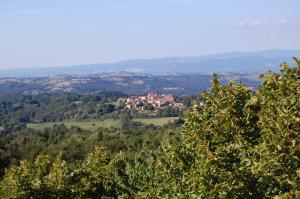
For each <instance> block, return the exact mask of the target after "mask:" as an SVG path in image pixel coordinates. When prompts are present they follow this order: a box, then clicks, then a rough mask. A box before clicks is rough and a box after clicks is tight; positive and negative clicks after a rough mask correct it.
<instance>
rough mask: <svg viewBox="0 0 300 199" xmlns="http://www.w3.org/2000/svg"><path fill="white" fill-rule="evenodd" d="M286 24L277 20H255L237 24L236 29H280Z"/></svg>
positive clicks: (284, 21)
mask: <svg viewBox="0 0 300 199" xmlns="http://www.w3.org/2000/svg"><path fill="white" fill-rule="evenodd" d="M287 23H288V21H287V20H286V19H279V20H274V21H264V20H255V21H248V22H239V23H238V24H237V25H238V27H246V28H255V27H281V26H285V25H286V24H287Z"/></svg>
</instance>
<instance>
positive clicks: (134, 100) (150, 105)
mask: <svg viewBox="0 0 300 199" xmlns="http://www.w3.org/2000/svg"><path fill="white" fill-rule="evenodd" d="M118 102H119V104H125V107H126V108H128V109H140V110H147V109H148V110H149V109H160V108H163V107H175V108H178V109H181V108H183V104H182V103H180V102H176V101H175V98H174V97H173V96H172V95H168V94H157V93H154V92H151V93H148V94H147V95H144V96H131V97H128V98H120V99H119V100H118Z"/></svg>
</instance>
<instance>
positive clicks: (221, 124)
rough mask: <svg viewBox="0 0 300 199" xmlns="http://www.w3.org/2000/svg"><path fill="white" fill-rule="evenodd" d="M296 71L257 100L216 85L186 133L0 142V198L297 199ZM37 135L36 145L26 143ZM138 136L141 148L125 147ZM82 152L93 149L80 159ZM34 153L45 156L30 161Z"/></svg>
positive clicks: (18, 137)
mask: <svg viewBox="0 0 300 199" xmlns="http://www.w3.org/2000/svg"><path fill="white" fill-rule="evenodd" d="M294 61H295V63H296V66H288V65H287V64H283V65H282V69H281V70H280V72H278V73H273V72H269V73H268V74H266V75H262V76H261V78H262V83H261V85H260V87H259V88H258V89H257V90H256V91H253V90H251V89H250V88H248V87H246V86H245V85H244V84H242V83H238V84H237V83H235V82H230V83H228V84H226V85H222V84H221V83H220V81H219V79H218V77H217V76H216V75H214V76H213V78H212V86H211V89H210V91H209V92H206V93H204V94H203V95H202V98H201V99H202V100H203V103H201V104H200V103H199V104H198V105H195V106H194V107H193V110H191V111H190V112H188V113H186V114H185V117H184V121H185V123H184V125H183V128H182V129H181V128H180V127H178V126H176V125H174V126H171V127H170V128H157V127H153V126H146V127H145V126H144V127H140V128H139V130H136V129H137V128H128V129H127V130H124V131H119V134H118V135H115V131H114V130H112V131H111V130H107V129H106V130H103V129H102V130H99V132H98V133H97V134H96V133H95V132H85V131H83V130H80V129H76V128H73V129H71V130H70V129H66V128H64V127H63V126H61V127H56V128H57V129H55V128H53V129H48V132H47V131H41V132H30V131H27V132H18V133H15V134H11V133H9V134H6V135H1V136H2V137H1V141H0V152H1V164H2V168H4V167H5V168H6V169H5V172H4V173H3V176H2V178H1V182H0V196H1V197H2V198H241V199H244V198H249V199H252V198H274V197H275V198H300V158H299V157H300V61H299V60H297V59H294ZM23 133H26V135H27V136H25V137H24V134H23ZM64 133H65V134H64ZM151 133H152V134H151ZM34 134H36V136H35V138H37V139H31V138H30V136H32V135H34ZM134 134H135V135H137V136H138V139H137V137H132V140H131V139H129V138H130V135H134ZM87 135H91V137H90V136H87ZM113 135H115V136H116V137H117V138H119V137H120V136H122V137H125V138H127V139H125V140H127V141H128V144H125V146H123V147H120V148H119V150H114V148H113V147H112V148H110V147H109V145H107V142H109V139H107V137H108V136H113ZM147 135H148V136H147ZM149 135H150V136H149ZM152 135H153V136H152ZM153 138H155V139H153ZM88 140H89V141H90V142H87V141H88ZM96 140H97V141H96ZM62 141H64V142H62ZM93 141H94V143H93V144H91V143H92V142H93ZM105 141H107V142H105ZM132 141H134V142H132ZM18 143H19V144H18ZM20 143H21V144H20ZM26 143H30V144H29V145H27V144H26ZM36 143H39V145H37V144H36ZM62 143H63V144H62ZM78 143H80V144H78ZM86 143H90V148H86V150H84V151H81V152H78V151H80V150H82V149H83V148H82V146H86V145H85V144H86ZM22 144H24V146H26V147H28V148H27V149H26V148H24V149H22V148H21V146H22ZM77 144H78V145H77ZM7 145H9V146H10V147H9V149H10V152H9V153H7V151H6V150H7V148H6V147H7ZM79 145H81V146H79ZM14 146H16V147H15V148H14ZM35 146H41V148H40V149H45V147H48V148H47V150H44V151H41V153H39V149H38V148H36V149H35V151H36V154H34V155H32V157H28V156H27V154H28V153H29V151H30V150H31V149H33V148H34V147H35ZM129 146H130V147H129ZM52 147H53V148H52ZM71 147H74V148H73V149H72V150H71V149H70V148H71ZM52 149H55V153H54V154H51V153H49V151H51V150H52ZM76 149H80V150H76ZM60 151H61V152H60ZM74 151H77V153H73V152H74ZM22 152H23V153H24V154H22ZM71 152H72V153H71ZM130 152H132V153H130ZM16 154H19V155H20V154H22V155H21V156H20V157H22V158H20V157H18V158H15V159H16V160H19V159H22V160H21V161H20V162H19V161H16V162H7V164H5V163H6V162H5V161H4V160H10V158H7V157H5V155H12V156H11V157H16ZM35 156H37V157H36V158H35ZM78 156H79V157H78ZM33 157H34V158H33ZM2 160H3V161H2ZM4 164H5V165H4Z"/></svg>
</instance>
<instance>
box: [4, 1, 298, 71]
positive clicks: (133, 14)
mask: <svg viewBox="0 0 300 199" xmlns="http://www.w3.org/2000/svg"><path fill="white" fill-rule="evenodd" d="M299 7H300V1H299V0H223V1H222V0H26V1H25V0H0V68H2V69H3V68H16V67H43V66H45V67H46V66H63V65H73V64H88V63H105V62H114V61H120V60H126V59H136V58H153V57H173V56H194V55H204V54H213V53H220V52H230V51H257V50H264V49H273V48H283V49H300V36H299V35H300V14H299V11H298V9H299Z"/></svg>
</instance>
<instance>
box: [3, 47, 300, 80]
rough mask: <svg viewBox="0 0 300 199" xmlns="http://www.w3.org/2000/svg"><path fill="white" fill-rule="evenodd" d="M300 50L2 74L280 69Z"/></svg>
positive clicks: (50, 74)
mask: <svg viewBox="0 0 300 199" xmlns="http://www.w3.org/2000/svg"><path fill="white" fill-rule="evenodd" d="M299 56H300V50H280V49H273V50H267V51H258V52H232V53H223V54H214V55H205V56H194V57H169V58H157V59H138V60H128V61H122V62H115V63H107V64H87V65H75V66H64V67H50V68H45V67H44V68H43V67H41V68H26V69H6V70H0V77H43V76H55V75H91V74H99V73H111V72H121V71H125V72H134V73H148V74H149V73H150V74H176V73H203V74H209V73H222V74H224V73H265V72H267V71H268V70H273V71H277V70H278V69H279V68H280V67H279V64H281V63H283V62H288V63H291V59H292V57H299Z"/></svg>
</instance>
